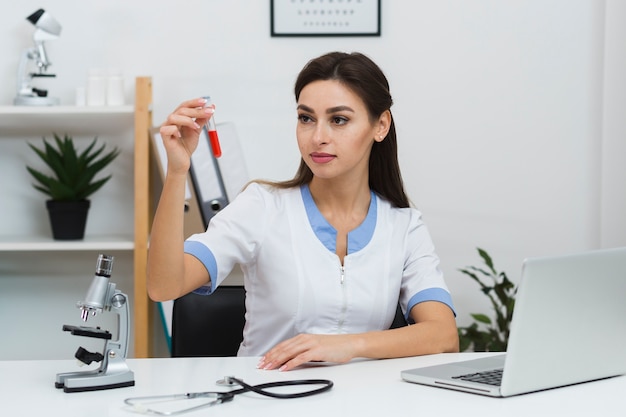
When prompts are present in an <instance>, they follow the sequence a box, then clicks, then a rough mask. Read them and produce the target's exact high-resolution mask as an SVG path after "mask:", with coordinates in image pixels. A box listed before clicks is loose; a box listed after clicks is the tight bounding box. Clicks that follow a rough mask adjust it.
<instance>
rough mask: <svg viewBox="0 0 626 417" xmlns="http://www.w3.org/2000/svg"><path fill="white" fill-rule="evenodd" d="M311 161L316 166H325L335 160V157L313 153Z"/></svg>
mask: <svg viewBox="0 0 626 417" xmlns="http://www.w3.org/2000/svg"><path fill="white" fill-rule="evenodd" d="M311 159H312V160H313V162H315V163H316V164H325V163H328V162H330V161H332V160H333V159H335V155H331V154H328V153H319V152H313V153H312V154H311Z"/></svg>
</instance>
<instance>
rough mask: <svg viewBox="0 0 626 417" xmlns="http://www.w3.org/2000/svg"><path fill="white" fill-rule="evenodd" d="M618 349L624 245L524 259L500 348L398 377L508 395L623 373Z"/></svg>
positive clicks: (622, 331) (624, 301)
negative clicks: (506, 333) (494, 352)
mask: <svg viewBox="0 0 626 417" xmlns="http://www.w3.org/2000/svg"><path fill="white" fill-rule="evenodd" d="M624 346H626V247H625V248H614V249H602V250H595V251H590V252H585V253H579V254H573V255H565V256H554V257H542V258H529V259H526V260H525V261H524V263H523V267H522V278H521V281H520V285H519V288H518V292H517V298H516V302H515V309H514V311H513V318H512V321H511V328H510V335H509V342H508V347H507V351H506V353H503V354H500V355H495V356H490V357H484V358H479V359H474V360H468V361H461V362H454V363H448V364H442V365H436V366H430V367H424V368H416V369H408V370H404V371H402V372H401V377H402V379H404V380H405V381H408V382H414V383H418V384H425V385H430V386H435V387H440V388H448V389H453V390H459V391H464V392H470V393H474V394H482V395H487V396H493V397H508V396H512V395H518V394H524V393H529V392H534V391H540V390H545V389H550V388H557V387H562V386H566V385H571V384H576V383H581V382H588V381H593V380H598V379H604V378H608V377H612V376H617V375H622V374H625V373H626V350H624ZM483 373H484V374H483ZM485 374H486V375H485ZM482 376H486V377H487V379H486V380H482ZM498 380H499V382H498Z"/></svg>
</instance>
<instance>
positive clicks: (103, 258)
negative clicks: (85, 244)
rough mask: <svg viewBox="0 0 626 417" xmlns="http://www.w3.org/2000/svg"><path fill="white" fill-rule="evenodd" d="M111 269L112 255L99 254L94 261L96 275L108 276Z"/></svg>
mask: <svg viewBox="0 0 626 417" xmlns="http://www.w3.org/2000/svg"><path fill="white" fill-rule="evenodd" d="M111 271H113V256H110V255H104V254H100V255H99V256H98V262H97V263H96V275H99V276H101V277H110V276H111Z"/></svg>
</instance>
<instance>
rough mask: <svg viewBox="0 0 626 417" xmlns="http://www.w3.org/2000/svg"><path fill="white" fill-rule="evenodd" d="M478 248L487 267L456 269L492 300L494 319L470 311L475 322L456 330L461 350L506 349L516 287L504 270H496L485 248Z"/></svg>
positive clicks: (495, 350)
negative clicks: (477, 285) (474, 282)
mask: <svg viewBox="0 0 626 417" xmlns="http://www.w3.org/2000/svg"><path fill="white" fill-rule="evenodd" d="M477 249H478V254H479V255H480V257H481V258H482V259H483V262H484V263H485V265H486V267H487V268H486V269H485V268H478V267H475V266H469V267H466V268H463V269H459V271H461V272H462V273H464V274H465V275H467V276H469V277H470V278H472V279H473V280H474V281H476V282H477V283H478V284H479V285H480V290H481V291H482V292H483V294H485V295H486V296H487V297H488V298H489V301H490V302H491V306H492V307H493V310H494V312H495V318H494V319H493V320H492V318H490V317H489V316H488V315H486V314H471V316H472V318H473V319H474V323H472V324H471V325H469V326H467V327H459V329H458V331H459V343H460V350H461V351H465V350H467V349H469V348H470V347H473V350H474V351H476V352H505V351H506V347H507V343H508V340H509V331H510V329H509V325H510V323H511V318H512V317H513V308H514V307H515V295H516V293H517V287H516V286H515V285H514V284H513V283H512V282H511V281H509V279H508V278H507V276H506V273H504V272H498V271H496V269H495V267H494V265H493V261H492V259H491V256H489V254H488V253H487V252H486V251H485V250H483V249H480V248H477ZM484 280H485V281H484Z"/></svg>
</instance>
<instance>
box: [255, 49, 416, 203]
mask: <svg viewBox="0 0 626 417" xmlns="http://www.w3.org/2000/svg"><path fill="white" fill-rule="evenodd" d="M323 80H337V81H339V82H341V83H342V84H344V85H345V86H346V87H348V88H349V89H351V90H352V91H353V92H354V93H355V94H357V95H358V96H359V97H360V98H361V100H363V102H364V103H365V107H366V108H367V111H368V113H369V118H370V120H372V121H374V120H377V119H378V118H379V117H380V115H382V114H383V112H385V111H387V110H389V111H391V110H390V109H391V105H392V104H393V100H392V98H391V94H390V93H389V83H388V82H387V78H386V77H385V75H384V74H383V72H382V71H381V69H380V68H379V67H378V65H376V64H375V63H374V62H373V61H372V60H371V59H369V58H368V57H366V56H365V55H363V54H361V53H357V52H354V53H351V54H348V53H344V52H331V53H328V54H325V55H322V56H320V57H318V58H315V59H312V60H311V61H309V62H308V63H307V64H306V65H305V67H304V68H303V69H302V71H300V74H299V75H298V78H297V80H296V84H295V88H294V90H295V96H296V102H297V101H298V99H299V98H300V92H301V91H302V89H303V88H304V87H305V86H306V85H308V84H310V83H312V82H314V81H323ZM312 179H313V172H312V171H311V170H310V169H309V167H308V166H307V165H306V163H305V162H304V160H302V159H301V160H300V167H299V168H298V171H297V172H296V175H295V176H294V177H293V178H292V179H290V180H287V181H280V182H269V184H271V185H274V186H276V187H279V188H290V187H298V186H301V185H304V184H308V183H310V182H311V180H312ZM263 182H265V181H263ZM369 186H370V189H371V190H372V191H374V192H375V193H376V194H378V195H380V196H381V197H383V198H385V199H386V200H388V201H389V202H390V203H391V204H392V205H393V206H395V207H409V199H408V197H407V196H406V193H405V191H404V185H403V183H402V176H401V174H400V166H399V164H398V143H397V139H396V127H395V124H394V121H393V116H392V117H391V126H390V128H389V132H388V133H387V136H386V137H385V138H384V140H383V141H381V142H374V144H373V146H372V152H371V154H370V160H369Z"/></svg>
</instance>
